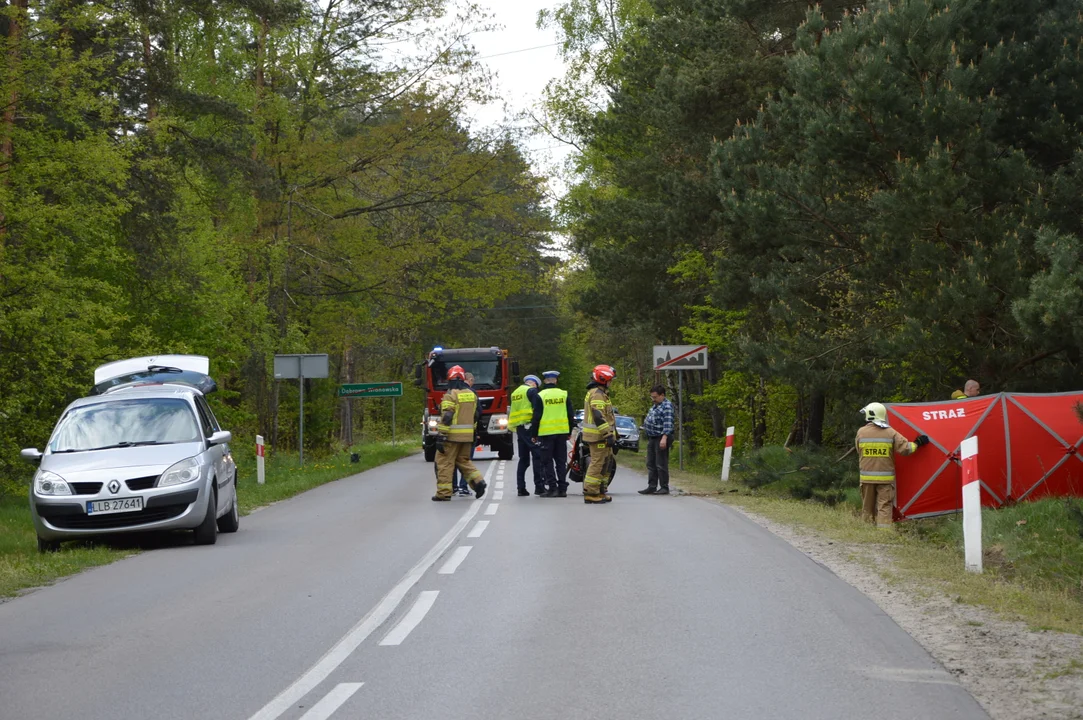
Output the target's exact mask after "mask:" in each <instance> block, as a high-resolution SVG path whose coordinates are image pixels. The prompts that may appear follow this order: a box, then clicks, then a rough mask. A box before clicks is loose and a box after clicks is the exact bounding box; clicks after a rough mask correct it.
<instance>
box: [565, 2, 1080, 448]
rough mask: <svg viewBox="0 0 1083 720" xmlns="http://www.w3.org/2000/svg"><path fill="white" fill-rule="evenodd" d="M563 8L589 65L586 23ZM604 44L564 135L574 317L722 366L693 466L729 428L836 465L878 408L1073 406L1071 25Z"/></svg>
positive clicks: (944, 18)
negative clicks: (570, 149) (970, 385)
mask: <svg viewBox="0 0 1083 720" xmlns="http://www.w3.org/2000/svg"><path fill="white" fill-rule="evenodd" d="M562 7H563V8H564V11H565V13H570V14H571V15H572V16H575V17H574V18H573V20H574V21H572V22H570V24H569V22H565V23H564V25H563V27H564V28H565V33H566V34H567V37H569V38H570V39H571V41H572V44H573V45H574V41H575V39H576V38H579V37H582V36H584V31H583V30H582V28H589V27H592V23H593V18H594V17H595V16H596V15H597V13H596V12H595V10H592V9H591V8H593V7H594V6H593V5H592V4H590V3H581V2H575V3H567V4H565V5H564V6H562ZM615 27H616V30H617V34H618V35H619V43H617V45H616V46H615V47H613V48H612V49H607V51H606V54H605V55H604V59H605V64H604V69H605V73H606V74H605V77H606V85H605V90H606V94H607V97H606V98H605V99H606V101H607V103H606V104H605V105H604V107H602V108H601V109H599V108H598V107H596V106H595V107H594V108H592V109H591V111H590V112H581V113H580V114H579V115H577V116H575V117H576V120H575V122H574V123H572V127H573V129H574V135H575V140H576V143H577V147H578V148H579V150H580V154H579V156H578V169H579V170H580V173H581V174H580V175H579V176H578V178H577V184H575V186H574V187H573V188H572V189H571V191H570V192H569V193H568V195H567V197H566V198H565V199H564V201H563V204H562V205H561V208H560V209H561V213H562V220H563V222H564V224H565V226H566V228H567V231H568V233H569V234H570V235H571V237H572V238H573V244H574V247H575V249H576V250H577V251H578V252H579V253H580V256H581V258H582V259H583V260H584V261H585V264H586V267H584V268H581V269H580V270H579V272H580V273H581V274H582V275H583V276H584V277H587V278H589V281H588V282H585V283H583V287H582V288H581V289H580V290H579V291H578V292H577V293H576V296H575V299H576V304H575V307H576V309H577V310H578V311H579V312H580V313H582V314H583V316H584V317H586V318H589V319H590V320H591V321H592V322H594V323H595V325H596V327H598V328H605V329H607V331H608V330H609V329H610V328H611V329H613V330H614V331H615V332H616V334H618V335H621V336H628V337H636V338H638V339H639V341H640V342H641V343H642V344H643V345H649V344H652V343H669V342H674V343H675V342H681V341H684V342H699V343H704V344H707V345H708V346H709V349H710V353H711V357H712V361H713V363H714V365H713V366H712V369H711V370H710V371H709V372H708V373H707V377H706V378H703V380H704V381H703V382H702V383H700V382H699V379H696V378H694V376H693V375H692V374H689V378H690V379H693V385H696V387H695V388H694V391H693V394H694V395H696V396H697V399H696V401H694V402H693V403H692V408H691V410H690V415H691V417H689V418H688V419H689V423H688V426H689V427H690V428H691V430H692V434H691V436H690V437H691V439H692V440H693V441H694V442H693V443H692V445H693V447H694V448H695V451H696V452H702V453H703V456H704V457H703V459H704V460H706V459H709V458H711V457H712V456H713V455H714V454H715V453H717V449H718V435H719V432H718V429H719V425H720V424H722V421H723V418H724V424H727V425H729V424H735V425H737V426H738V436H739V438H740V437H741V435H742V434H744V435H745V438H744V439H746V440H747V442H748V443H750V444H753V445H762V444H767V443H770V442H783V441H784V440H785V439H787V438H791V439H792V441H793V442H796V443H797V444H801V443H803V442H806V441H807V442H813V443H819V442H821V441H822V442H827V443H836V444H844V443H846V442H848V441H849V437H850V436H851V433H852V430H853V427H852V420H853V412H854V410H855V409H856V408H858V407H861V406H862V405H864V404H865V403H867V402H868V401H869V400H871V399H879V400H884V401H917V400H932V399H938V398H945V397H947V396H948V394H949V393H950V392H951V390H952V389H954V388H955V387H958V386H959V385H960V384H961V382H962V380H963V379H965V378H967V377H974V378H976V379H978V380H979V381H981V383H982V385H983V387H984V388H986V389H988V390H993V391H999V390H1022V391H1035V392H1041V391H1053V390H1065V389H1072V388H1077V387H1079V386H1080V385H1081V383H1083V337H1081V335H1080V327H1079V325H1080V324H1079V323H1078V322H1076V319H1077V318H1078V317H1079V316H1080V314H1081V313H1083V294H1081V293H1083V291H1081V288H1083V272H1081V267H1083V266H1081V265H1080V258H1081V257H1083V247H1081V245H1080V242H1081V241H1080V238H1083V205H1080V203H1079V202H1078V198H1079V197H1080V194H1081V192H1083V185H1081V182H1083V181H1081V178H1083V160H1081V157H1083V155H1081V152H1083V93H1081V92H1080V90H1081V84H1083V60H1081V58H1083V46H1081V40H1080V38H1081V37H1083V19H1081V16H1080V14H1079V12H1078V5H1077V4H1076V3H1073V2H1068V1H1067V0H1043V1H1042V2H1037V3H1031V4H1020V3H1016V2H1007V1H1004V2H1000V1H997V2H984V1H983V2H979V1H978V0H961V1H956V0H953V1H952V2H947V0H902V1H893V2H890V3H889V2H869V3H858V4H857V5H854V4H853V3H824V4H821V5H820V6H818V7H817V8H815V9H812V10H809V11H808V12H807V13H806V12H805V6H804V5H800V4H793V3H789V2H781V1H780V2H747V1H745V0H654V1H653V2H651V3H650V9H649V11H642V12H639V13H638V14H637V15H636V16H635V17H634V18H632V19H630V20H628V21H627V22H625V23H623V24H621V23H618V24H617V25H616V26H615ZM569 28H571V29H569ZM569 77H575V75H574V73H573V74H571V75H569ZM549 109H550V111H551V112H552V113H555V114H557V115H560V113H562V112H566V105H565V104H561V103H559V102H551V103H550V107H549ZM618 299H619V300H618ZM589 334H590V333H588V332H581V333H580V334H579V337H580V338H583V337H586V336H588V335H589Z"/></svg>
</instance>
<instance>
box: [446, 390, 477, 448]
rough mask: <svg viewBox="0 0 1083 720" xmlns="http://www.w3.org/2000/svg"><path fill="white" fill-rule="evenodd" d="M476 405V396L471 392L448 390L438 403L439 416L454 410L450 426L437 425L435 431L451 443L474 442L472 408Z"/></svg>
mask: <svg viewBox="0 0 1083 720" xmlns="http://www.w3.org/2000/svg"><path fill="white" fill-rule="evenodd" d="M477 404H478V396H477V395H475V394H474V391H473V390H467V389H465V388H462V389H455V390H448V391H447V392H446V393H444V399H443V400H441V401H440V414H441V415H443V414H444V413H446V412H447V411H448V410H454V411H455V414H454V415H453V416H452V418H451V425H450V426H449V425H444V424H440V425H437V426H436V429H437V431H438V432H442V433H445V434H446V435H447V437H448V440H450V441H451V442H465V443H472V442H474V408H475V407H477ZM441 419H442V418H441Z"/></svg>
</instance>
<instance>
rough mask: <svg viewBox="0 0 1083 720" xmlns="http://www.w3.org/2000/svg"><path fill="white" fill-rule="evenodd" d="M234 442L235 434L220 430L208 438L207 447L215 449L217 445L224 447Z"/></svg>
mask: <svg viewBox="0 0 1083 720" xmlns="http://www.w3.org/2000/svg"><path fill="white" fill-rule="evenodd" d="M232 441H233V433H231V432H230V431H229V430H219V431H218V432H216V433H214V434H213V435H211V436H210V437H209V438H207V445H208V446H210V447H213V446H215V445H224V444H226V443H228V442H232Z"/></svg>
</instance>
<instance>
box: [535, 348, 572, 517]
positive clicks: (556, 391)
mask: <svg viewBox="0 0 1083 720" xmlns="http://www.w3.org/2000/svg"><path fill="white" fill-rule="evenodd" d="M542 377H543V378H544V379H545V380H544V383H545V384H544V386H543V387H542V389H541V390H539V391H538V393H537V395H536V396H535V397H534V415H533V417H532V422H531V425H532V428H531V432H532V433H534V435H535V437H536V442H537V444H538V446H539V447H540V448H541V463H540V467H537V466H536V467H535V469H534V474H535V477H536V476H537V475H538V474H539V471H540V474H541V476H542V484H543V485H544V486H545V488H546V491H545V493H544V494H543V495H542V497H568V435H569V434H570V433H571V431H572V425H574V424H575V411H574V410H572V404H571V402H570V401H569V400H568V393H567V391H566V390H561V389H560V388H558V387H557V380H558V379H559V378H560V373H559V372H557V371H556V370H546V371H545V372H543V373H542Z"/></svg>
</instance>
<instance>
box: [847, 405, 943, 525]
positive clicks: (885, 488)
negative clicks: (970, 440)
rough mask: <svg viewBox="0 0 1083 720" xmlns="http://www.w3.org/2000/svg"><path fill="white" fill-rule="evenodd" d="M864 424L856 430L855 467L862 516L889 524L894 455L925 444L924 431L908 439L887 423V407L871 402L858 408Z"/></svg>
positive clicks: (893, 495)
mask: <svg viewBox="0 0 1083 720" xmlns="http://www.w3.org/2000/svg"><path fill="white" fill-rule="evenodd" d="M861 413H862V415H864V416H865V425H864V426H863V427H862V428H861V429H859V430H858V431H857V437H856V438H854V445H855V447H856V448H857V458H858V460H857V462H858V470H859V472H860V476H861V477H860V480H861V516H862V518H864V519H865V520H867V521H869V522H875V523H876V526H877V527H881V528H890V527H891V523H893V522H894V521H895V518H894V514H893V513H892V505H893V503H894V502H895V456H896V455H909V454H910V453H912V452H914V451H916V450H917V449H918V448H919V447H921V446H923V445H925V444H927V443H928V442H929V438H928V436H926V435H918V436H917V437H916V438H915V439H914V442H910V441H909V440H907V439H906V438H905V437H903V436H902V434H901V433H900V432H899V431H898V430H895V429H894V428H892V427H891V426H890V425H888V423H887V408H886V407H884V405H883V404H881V403H878V402H874V403H869V404H868V405H866V406H865V407H863V408H861Z"/></svg>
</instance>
